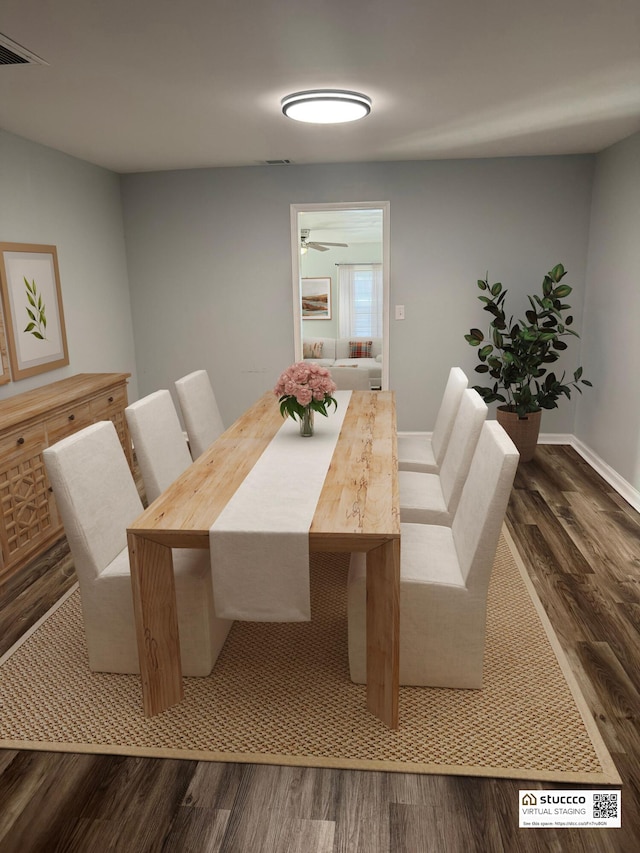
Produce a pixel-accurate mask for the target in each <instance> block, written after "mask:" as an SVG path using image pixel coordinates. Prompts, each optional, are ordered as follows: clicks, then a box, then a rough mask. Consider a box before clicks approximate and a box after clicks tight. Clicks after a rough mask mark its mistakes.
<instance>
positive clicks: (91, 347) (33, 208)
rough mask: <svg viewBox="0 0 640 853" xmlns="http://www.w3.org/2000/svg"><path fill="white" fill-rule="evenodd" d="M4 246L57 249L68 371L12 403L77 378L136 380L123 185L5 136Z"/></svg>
mask: <svg viewBox="0 0 640 853" xmlns="http://www.w3.org/2000/svg"><path fill="white" fill-rule="evenodd" d="M0 199H2V203H1V204H0V241H1V242H5V243H40V244H46V245H54V246H56V248H57V254H58V264H59V268H60V286H61V290H62V302H63V307H64V317H65V323H66V328H67V342H68V345H69V365H68V366H66V367H61V368H58V369H56V370H51V371H47V372H46V373H40V374H38V375H37V376H31V377H29V378H28V379H22V380H21V381H19V382H11V383H9V384H8V385H3V386H1V387H0V398H5V397H10V396H13V395H14V394H18V393H20V392H22V391H27V390H29V389H30V388H34V387H37V386H40V385H45V384H48V383H49V382H54V381H55V380H56V379H62V378H64V377H65V376H71V375H72V374H74V373H85V372H89V373H91V372H96V373H100V372H106V373H110V372H118V373H120V372H123V373H132V374H133V376H132V379H131V380H130V391H129V396H130V399H135V398H136V396H137V386H136V382H135V363H134V350H133V329H132V323H131V307H130V302H129V286H128V279H127V270H126V257H125V247H124V233H123V222H122V205H121V199H120V179H119V177H118V176H117V175H115V174H113V173H112V172H109V171H107V170H105V169H100V168H98V167H96V166H92V165H90V164H88V163H85V162H83V161H81V160H77V159H75V158H73V157H68V156H67V155H65V154H61V153H59V152H57V151H54V150H52V149H51V148H45V147H44V146H42V145H37V144H35V143H32V142H28V141H27V140H25V139H21V138H20V137H17V136H13V135H12V134H9V133H5V132H3V131H0Z"/></svg>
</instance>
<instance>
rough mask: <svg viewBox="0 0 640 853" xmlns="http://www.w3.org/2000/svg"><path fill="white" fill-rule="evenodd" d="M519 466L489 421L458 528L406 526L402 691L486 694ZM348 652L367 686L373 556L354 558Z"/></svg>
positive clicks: (402, 578)
mask: <svg viewBox="0 0 640 853" xmlns="http://www.w3.org/2000/svg"><path fill="white" fill-rule="evenodd" d="M518 458H519V456H518V451H517V450H516V448H515V445H514V444H513V442H512V441H511V439H510V438H509V437H508V436H507V434H506V432H505V431H504V430H503V429H502V427H501V426H500V425H499V424H498V423H497V421H486V422H485V423H484V425H483V426H482V432H481V435H480V439H479V441H478V443H477V446H476V450H475V453H474V455H473V462H472V463H471V467H470V469H469V475H468V477H467V480H466V482H465V485H464V489H463V491H462V496H461V498H460V504H459V506H458V509H457V511H456V514H455V518H454V520H453V524H452V525H451V526H450V527H444V526H440V525H432V524H401V525H400V530H401V542H402V547H401V557H400V684H404V685H421V686H429V687H454V688H475V689H477V688H480V687H482V675H483V660H484V649H485V639H486V613H487V594H488V590H489V581H490V578H491V571H492V568H493V563H494V559H495V555H496V549H497V545H498V538H499V536H500V530H501V527H502V523H503V520H504V515H505V512H506V508H507V503H508V500H509V495H510V493H511V488H512V485H513V480H514V477H515V473H516V469H517V466H518ZM348 648H349V669H350V674H351V679H352V680H353V681H355V682H357V683H360V684H363V683H365V682H366V559H365V554H356V553H354V554H352V555H351V563H350V567H349V580H348Z"/></svg>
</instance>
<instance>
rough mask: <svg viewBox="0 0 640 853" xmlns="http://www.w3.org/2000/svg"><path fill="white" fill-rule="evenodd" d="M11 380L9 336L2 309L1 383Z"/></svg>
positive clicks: (0, 330) (0, 340) (0, 344)
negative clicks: (8, 351)
mask: <svg viewBox="0 0 640 853" xmlns="http://www.w3.org/2000/svg"><path fill="white" fill-rule="evenodd" d="M7 382H11V373H10V372H9V357H8V355H7V336H6V333H5V330H4V317H3V316H2V311H0V385H6V384H7Z"/></svg>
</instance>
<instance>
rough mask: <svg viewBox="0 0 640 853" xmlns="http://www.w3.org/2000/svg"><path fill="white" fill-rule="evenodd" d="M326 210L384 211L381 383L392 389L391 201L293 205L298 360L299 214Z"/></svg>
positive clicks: (298, 355) (298, 354) (298, 349)
mask: <svg viewBox="0 0 640 853" xmlns="http://www.w3.org/2000/svg"><path fill="white" fill-rule="evenodd" d="M323 210H381V211H382V290H383V297H382V381H381V387H382V390H383V391H386V390H388V389H389V299H390V295H389V294H390V282H389V269H390V263H389V247H390V239H389V212H390V203H389V202H388V201H354V202H346V201H341V202H316V203H310V204H292V205H290V217H291V274H292V283H293V341H294V350H295V360H296V361H301V360H302V312H301V310H300V231H299V228H298V214H299V213H307V212H312V211H323Z"/></svg>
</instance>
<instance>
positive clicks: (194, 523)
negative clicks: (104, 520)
mask: <svg viewBox="0 0 640 853" xmlns="http://www.w3.org/2000/svg"><path fill="white" fill-rule="evenodd" d="M347 405H348V408H347V411H346V414H345V416H344V421H343V424H342V428H341V430H340V433H339V435H338V438H337V442H336V445H335V449H334V452H333V455H332V457H331V461H330V464H329V467H328V470H327V474H326V478H325V479H324V483H323V485H322V490H321V492H320V496H319V499H318V502H317V505H316V508H315V512H314V514H313V520H312V523H311V526H310V528H309V552H332V553H341V552H346V553H351V552H365V553H366V564H367V614H366V623H367V685H366V703H367V708H368V709H369V710H370V711H371V712H372V713H373V714H375V715H376V716H377V717H379V718H380V720H382V721H383V723H385V724H386V725H387V726H389V727H390V728H397V727H398V722H399V721H398V714H399V710H398V704H399V630H400V613H399V596H400V504H399V495H398V475H397V470H398V464H397V438H396V433H397V429H396V412H395V394H394V392H392V391H353V392H351V394H350V396H349V399H348V403H347ZM329 417H331V414H329ZM316 418H317V420H321V418H318V416H317V415H316ZM282 424H283V419H282V415H281V413H280V409H279V406H278V400H277V398H276V397H275V396H274V394H273V392H271V391H269V392H265V394H263V395H262V397H260V399H258V400H257V402H256V403H255V404H254V405H252V406H251V407H250V408H249V409H248V410H247V411H246V412H245V413H244V414H242V415H241V416H240V417H239V418H238V419H237V420H236V421H235V422H234V423H233V424H232V425H231V426H230V427H229V428H228V429H227V430H226V431H225V432H224V433H223V434H222V435H221V436H220V437H219V438H218V439H217V440H216V441H215V442H214V443H213V444H212V445H211V446H210V447H209V449H208V450H207V451H206V452H205V453H204V454H203V455H202V456H200V457H199V458H198V459H196V460H195V461H194V462H193V463H192V464H191V465H190V466H189V467H188V468H187V469H186V470H185V471H184V473H183V474H182V475H181V476H180V477H178V479H177V480H175V481H174V482H173V483H172V484H171V485H170V486H169V487H168V488H167V489H166V491H164V492H163V493H162V494H161V495H160V496H159V497H158V498H157V499H156V500H155V501H154V502H153V503H152V504H150V505H149V506H148V507H147V509H145V510H144V512H143V513H142V514H141V515H140V516H139V517H138V518H137V519H136V520H135V521H134V522H133V523H132V524H131V526H130V527H129V528H128V530H127V538H128V548H129V561H130V568H131V584H132V592H133V603H134V615H135V621H136V636H137V643H138V655H139V660H140V674H141V681H142V704H143V709H144V714H145V715H146V716H153V715H155V714H159V713H161V712H162V711H164V710H166V709H168V708H170V707H172V706H173V705H176V704H177V703H179V702H180V701H181V700H182V699H183V698H184V689H183V682H182V670H181V662H180V645H179V635H178V620H177V610H176V596H175V583H174V575H173V562H172V556H171V552H172V549H174V548H197V549H209V546H210V538H209V532H210V529H211V527H212V525H213V524H214V523H215V522H216V519H217V518H218V517H219V515H220V513H221V512H222V511H223V510H224V509H225V507H226V506H227V504H228V502H229V501H230V499H231V498H232V496H233V495H234V494H235V493H236V491H237V490H238V489H239V487H240V486H241V485H242V483H243V481H244V480H245V478H246V477H247V476H248V474H249V473H250V472H251V470H252V468H253V466H254V465H255V464H256V462H257V460H258V459H259V458H260V457H261V455H262V454H263V453H264V451H265V450H266V448H267V447H268V446H269V444H270V442H271V441H272V440H273V438H274V436H275V435H276V433H277V432H278V430H279V429H280V428H281V427H282ZM299 440H300V441H304V442H313V440H314V438H313V437H310V438H309V437H302V436H301V437H300V439H299ZM282 476H283V481H282V482H280V483H275V484H274V491H277V490H278V489H285V488H286V476H287V474H286V472H283V475H282ZM214 594H215V591H214ZM345 596H346V578H345ZM346 653H347V652H346V648H345V655H346Z"/></svg>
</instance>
